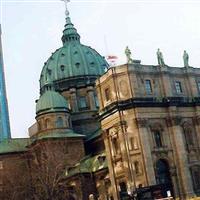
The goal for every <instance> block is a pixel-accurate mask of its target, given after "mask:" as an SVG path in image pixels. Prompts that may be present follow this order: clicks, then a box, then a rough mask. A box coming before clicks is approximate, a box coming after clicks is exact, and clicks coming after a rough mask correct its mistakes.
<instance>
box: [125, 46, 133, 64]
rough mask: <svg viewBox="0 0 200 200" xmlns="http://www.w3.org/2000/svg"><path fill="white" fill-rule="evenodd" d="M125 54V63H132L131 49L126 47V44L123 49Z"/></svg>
mask: <svg viewBox="0 0 200 200" xmlns="http://www.w3.org/2000/svg"><path fill="white" fill-rule="evenodd" d="M125 54H126V58H127V63H128V64H132V63H133V59H132V58H131V50H130V49H129V48H128V46H127V47H126V49H125Z"/></svg>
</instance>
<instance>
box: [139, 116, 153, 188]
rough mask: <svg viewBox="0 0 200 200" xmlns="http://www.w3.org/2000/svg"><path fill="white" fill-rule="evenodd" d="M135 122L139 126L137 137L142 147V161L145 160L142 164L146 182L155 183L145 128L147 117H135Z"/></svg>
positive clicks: (148, 139)
mask: <svg viewBox="0 0 200 200" xmlns="http://www.w3.org/2000/svg"><path fill="white" fill-rule="evenodd" d="M136 122H137V124H138V128H139V136H140V137H139V138H140V140H141V148H142V153H143V157H144V162H145V163H144V166H145V169H146V173H147V182H148V185H155V184H156V179H155V171H154V167H153V158H152V152H151V144H150V143H149V141H150V138H149V137H150V136H149V132H148V129H147V123H148V122H147V119H141V118H138V119H136Z"/></svg>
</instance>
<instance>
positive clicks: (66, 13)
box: [61, 0, 70, 18]
mask: <svg viewBox="0 0 200 200" xmlns="http://www.w3.org/2000/svg"><path fill="white" fill-rule="evenodd" d="M61 1H63V2H64V3H65V15H66V18H67V17H69V10H68V3H69V2H70V0H61Z"/></svg>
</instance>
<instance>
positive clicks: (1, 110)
mask: <svg viewBox="0 0 200 200" xmlns="http://www.w3.org/2000/svg"><path fill="white" fill-rule="evenodd" d="M9 138H11V134H10V122H9V114H8V103H7V97H6V86H5V76H4V65H3V49H2V42H1V24H0V141H2V140H4V139H9Z"/></svg>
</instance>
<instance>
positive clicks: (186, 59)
mask: <svg viewBox="0 0 200 200" xmlns="http://www.w3.org/2000/svg"><path fill="white" fill-rule="evenodd" d="M183 62H184V67H189V55H188V53H187V52H186V50H184V53H183Z"/></svg>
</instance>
